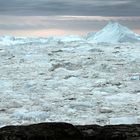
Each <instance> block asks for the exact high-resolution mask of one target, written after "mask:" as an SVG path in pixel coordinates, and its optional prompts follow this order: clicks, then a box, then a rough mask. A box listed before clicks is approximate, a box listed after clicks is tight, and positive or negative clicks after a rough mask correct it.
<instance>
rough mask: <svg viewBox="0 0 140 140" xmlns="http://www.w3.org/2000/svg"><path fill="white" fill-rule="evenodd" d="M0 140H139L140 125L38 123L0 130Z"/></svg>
mask: <svg viewBox="0 0 140 140" xmlns="http://www.w3.org/2000/svg"><path fill="white" fill-rule="evenodd" d="M0 140H140V124H133V125H108V126H98V125H85V126H80V125H79V126H73V125H72V124H67V123H40V124H33V125H28V126H6V127H3V128H0Z"/></svg>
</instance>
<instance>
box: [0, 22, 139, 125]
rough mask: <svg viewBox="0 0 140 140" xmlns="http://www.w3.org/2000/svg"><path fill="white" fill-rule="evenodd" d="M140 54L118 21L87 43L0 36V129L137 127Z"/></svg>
mask: <svg viewBox="0 0 140 140" xmlns="http://www.w3.org/2000/svg"><path fill="white" fill-rule="evenodd" d="M121 42H122V43H121ZM139 52H140V43H139V42H138V35H137V34H135V33H133V32H132V31H130V30H129V29H128V28H126V27H123V26H122V25H120V24H118V23H109V24H108V25H107V26H106V27H105V28H104V29H103V30H101V31H99V32H97V33H95V34H88V39H86V37H85V38H83V37H80V36H64V37H48V38H27V37H10V36H2V37H0V126H5V125H10V124H14V125H15V124H30V123H38V122H51V121H61V122H69V123H73V124H100V125H106V124H121V123H123V124H131V123H140V53H139Z"/></svg>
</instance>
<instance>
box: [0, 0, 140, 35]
mask: <svg viewBox="0 0 140 140" xmlns="http://www.w3.org/2000/svg"><path fill="white" fill-rule="evenodd" d="M0 18H1V20H0V34H1V35H3V34H10V35H30V36H32V35H55V34H56V35H57V34H58V35H59V34H76V33H77V34H84V33H87V32H90V31H97V30H99V29H101V28H102V27H103V26H104V25H105V24H106V23H107V22H108V21H110V20H114V21H117V22H120V23H122V24H124V25H126V26H128V27H129V28H131V29H132V30H134V31H136V32H140V24H139V23H140V0H0Z"/></svg>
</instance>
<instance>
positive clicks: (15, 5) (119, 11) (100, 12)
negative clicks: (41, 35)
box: [0, 0, 140, 16]
mask: <svg viewBox="0 0 140 140" xmlns="http://www.w3.org/2000/svg"><path fill="white" fill-rule="evenodd" d="M0 14H1V15H26V16H29V15H30V16H31V15H34V16H36V15H44V16H50V15H87V16H88V15H89V16H140V1H139V0H117V1H116V0H54V1H53V0H0Z"/></svg>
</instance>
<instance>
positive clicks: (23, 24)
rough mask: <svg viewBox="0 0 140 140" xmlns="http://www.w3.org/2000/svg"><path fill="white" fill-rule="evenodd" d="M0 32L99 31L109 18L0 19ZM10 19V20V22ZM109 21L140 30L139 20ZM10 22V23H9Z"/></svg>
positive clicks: (118, 19)
mask: <svg viewBox="0 0 140 140" xmlns="http://www.w3.org/2000/svg"><path fill="white" fill-rule="evenodd" d="M0 19H1V21H0V30H40V29H46V30H47V29H61V30H75V31H83V30H85V31H94V30H100V29H101V28H102V27H103V26H105V24H107V22H108V21H109V20H110V18H103V19H100V18H99V19H98V18H97V19H96V18H95V19H94V18H93V19H88V18H87V19H84V20H83V19H80V18H79V17H78V20H75V17H71V18H67V17H63V18H61V17H50V18H48V17H24V18H21V17H16V16H14V17H11V16H10V17H9V18H8V17H7V19H6V18H5V17H0ZM11 19H12V20H11ZM111 20H114V21H117V22H120V23H121V24H123V25H124V26H128V27H129V28H131V29H140V24H139V23H140V18H129V17H128V18H116V17H112V18H111ZM10 22H11V23H10ZM9 23H10V24H9Z"/></svg>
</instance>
